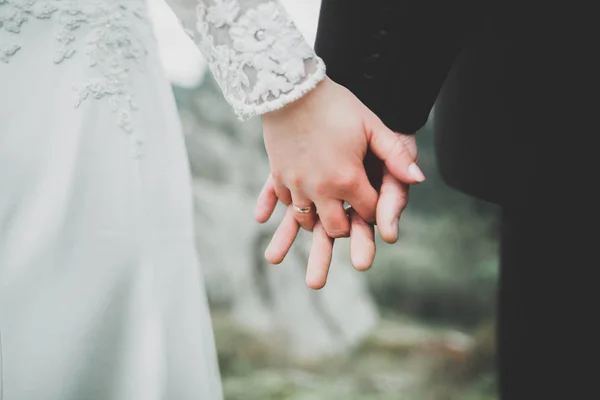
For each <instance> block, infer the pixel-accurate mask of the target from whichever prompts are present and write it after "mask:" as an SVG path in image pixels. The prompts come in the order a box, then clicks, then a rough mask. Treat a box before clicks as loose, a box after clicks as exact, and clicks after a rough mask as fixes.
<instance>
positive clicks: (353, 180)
mask: <svg viewBox="0 0 600 400" xmlns="http://www.w3.org/2000/svg"><path fill="white" fill-rule="evenodd" d="M357 176H358V174H357V173H356V172H355V171H350V172H346V173H343V174H340V175H338V176H337V178H336V179H335V183H336V186H337V187H338V188H340V189H341V190H342V191H344V192H351V191H353V190H354V189H356V187H357V186H358V179H357Z"/></svg>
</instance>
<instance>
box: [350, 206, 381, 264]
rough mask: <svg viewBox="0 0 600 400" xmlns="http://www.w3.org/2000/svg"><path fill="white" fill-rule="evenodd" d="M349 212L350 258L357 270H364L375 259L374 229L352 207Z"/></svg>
mask: <svg viewBox="0 0 600 400" xmlns="http://www.w3.org/2000/svg"><path fill="white" fill-rule="evenodd" d="M348 212H349V214H350V221H351V228H350V260H351V261H352V265H354V268H356V269H357V270H359V271H366V270H368V269H369V268H371V266H372V265H373V261H375V230H374V228H373V225H371V224H369V223H368V222H366V221H365V220H364V219H362V218H361V217H360V215H358V213H357V212H356V211H355V210H353V209H352V208H351V209H349V210H348Z"/></svg>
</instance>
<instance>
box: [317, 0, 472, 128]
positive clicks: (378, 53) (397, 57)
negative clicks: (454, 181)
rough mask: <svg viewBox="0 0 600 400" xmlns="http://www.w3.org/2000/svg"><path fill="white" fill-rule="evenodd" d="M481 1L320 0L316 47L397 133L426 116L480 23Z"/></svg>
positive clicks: (333, 72) (331, 70)
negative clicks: (457, 58) (463, 48)
mask: <svg viewBox="0 0 600 400" xmlns="http://www.w3.org/2000/svg"><path fill="white" fill-rule="evenodd" d="M482 2H483V0H480V1H479V2H478V1H476V0H454V1H452V0H322V4H321V14H320V17H319V27H318V31H317V41H316V45H315V48H316V51H317V54H319V56H321V57H322V58H323V59H324V61H325V64H326V65H327V74H328V76H329V77H330V78H331V79H333V80H334V81H336V82H337V83H339V84H341V85H343V86H345V87H347V88H348V89H350V90H351V91H352V92H353V93H354V94H355V95H356V96H357V97H358V98H359V99H360V100H361V101H362V102H363V103H365V105H366V106H367V107H369V108H370V109H371V110H372V111H373V112H374V113H375V114H377V115H378V116H379V117H380V118H381V119H382V120H383V122H384V123H385V124H386V125H387V126H388V127H389V128H391V129H393V130H394V131H397V132H403V133H414V132H415V131H417V130H418V129H419V128H421V127H422V126H423V125H424V124H425V123H426V122H427V118H428V116H429V113H430V111H431V108H432V107H433V104H434V102H435V99H436V97H437V95H438V93H439V91H440V88H441V86H442V84H443V82H444V79H445V77H446V75H447V73H448V71H449V70H450V68H451V66H452V63H453V61H454V60H455V58H456V57H457V56H458V54H459V53H460V50H461V48H462V47H463V45H464V44H465V42H466V41H467V40H468V38H469V37H470V36H471V35H472V34H473V33H474V31H475V30H476V28H477V24H478V23H479V22H480V17H479V15H478V14H479V11H478V9H480V8H481V3H482Z"/></svg>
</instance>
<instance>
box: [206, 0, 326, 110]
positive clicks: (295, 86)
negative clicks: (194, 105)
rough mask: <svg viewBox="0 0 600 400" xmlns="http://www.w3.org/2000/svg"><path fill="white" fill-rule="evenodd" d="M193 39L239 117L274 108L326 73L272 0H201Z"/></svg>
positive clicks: (282, 11)
mask: <svg viewBox="0 0 600 400" xmlns="http://www.w3.org/2000/svg"><path fill="white" fill-rule="evenodd" d="M196 28H197V30H198V33H199V37H198V40H197V42H198V45H199V47H200V50H201V51H202V53H203V54H204V55H205V57H207V59H208V61H209V66H210V69H211V71H212V73H213V75H214V77H215V79H216V80H217V82H218V83H219V85H220V87H221V90H222V91H223V93H224V95H225V98H226V99H227V100H228V102H229V103H230V104H231V105H232V106H233V108H234V110H235V111H236V113H237V114H238V116H239V117H240V119H248V118H250V117H252V116H254V115H256V114H263V113H265V112H269V111H273V110H276V109H279V108H281V107H283V106H285V105H286V104H288V103H290V102H292V101H294V100H296V99H298V98H300V97H301V96H303V95H304V94H305V93H306V92H308V91H309V90H311V89H312V88H314V86H315V85H316V84H317V83H318V82H320V81H321V80H322V79H323V78H324V77H325V66H324V63H323V61H322V60H321V59H320V58H319V57H317V56H316V54H315V52H314V50H313V49H312V47H311V46H310V45H309V44H308V43H307V42H306V41H305V40H304V37H303V36H302V34H301V33H300V31H299V30H298V29H297V28H296V27H295V25H294V23H293V22H292V20H291V19H290V17H289V16H288V14H287V13H286V11H285V9H284V8H283V7H282V6H281V5H280V4H279V3H278V2H277V1H266V2H260V3H258V4H256V1H254V2H248V1H243V0H241V1H240V0H210V1H207V0H205V1H201V3H200V4H199V6H198V7H197V26H196Z"/></svg>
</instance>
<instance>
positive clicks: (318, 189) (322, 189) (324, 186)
mask: <svg viewBox="0 0 600 400" xmlns="http://www.w3.org/2000/svg"><path fill="white" fill-rule="evenodd" d="M330 190H331V182H329V181H327V180H319V181H318V182H317V183H316V184H315V193H316V195H317V196H318V197H327V194H328V193H329V192H330Z"/></svg>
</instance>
